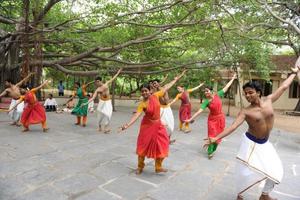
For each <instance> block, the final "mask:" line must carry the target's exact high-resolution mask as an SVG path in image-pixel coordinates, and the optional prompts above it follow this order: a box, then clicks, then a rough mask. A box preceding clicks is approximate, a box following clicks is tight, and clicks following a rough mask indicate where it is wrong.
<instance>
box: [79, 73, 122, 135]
mask: <svg viewBox="0 0 300 200" xmlns="http://www.w3.org/2000/svg"><path fill="white" fill-rule="evenodd" d="M121 71H122V69H119V71H118V72H117V73H116V74H115V76H114V77H113V78H111V79H110V80H109V81H106V82H105V83H102V79H101V77H97V78H96V80H95V83H96V85H97V87H98V88H97V89H96V90H95V92H94V94H93V96H92V98H90V99H89V101H88V102H87V103H85V104H84V105H88V104H89V103H90V102H92V101H94V99H95V98H96V97H97V96H98V94H99V95H100V99H99V103H98V107H97V117H98V131H99V132H101V131H102V128H104V133H110V131H111V130H110V128H109V123H110V119H111V116H112V104H111V99H110V92H109V84H110V83H112V82H113V81H114V80H115V79H116V78H117V77H118V75H119V74H120V73H121Z"/></svg>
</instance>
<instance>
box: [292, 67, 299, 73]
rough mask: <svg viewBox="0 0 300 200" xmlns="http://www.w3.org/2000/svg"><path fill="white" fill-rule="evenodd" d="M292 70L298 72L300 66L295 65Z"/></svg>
mask: <svg viewBox="0 0 300 200" xmlns="http://www.w3.org/2000/svg"><path fill="white" fill-rule="evenodd" d="M291 70H292V72H294V73H298V71H299V70H300V66H294V67H292V68H291Z"/></svg>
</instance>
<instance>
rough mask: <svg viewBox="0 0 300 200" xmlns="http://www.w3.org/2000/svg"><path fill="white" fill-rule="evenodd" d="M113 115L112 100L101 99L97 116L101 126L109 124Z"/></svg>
mask: <svg viewBox="0 0 300 200" xmlns="http://www.w3.org/2000/svg"><path fill="white" fill-rule="evenodd" d="M111 116H112V104H111V100H110V99H108V100H101V99H100V100H99V103H98V107H97V118H98V123H99V126H101V125H105V126H106V125H108V124H109V122H110V119H111Z"/></svg>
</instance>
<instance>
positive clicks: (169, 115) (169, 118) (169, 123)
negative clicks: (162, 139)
mask: <svg viewBox="0 0 300 200" xmlns="http://www.w3.org/2000/svg"><path fill="white" fill-rule="evenodd" d="M160 120H161V122H162V124H163V125H165V126H166V127H167V129H168V131H167V132H168V134H169V135H172V133H173V131H174V116H173V112H172V109H171V107H170V106H168V107H161V108H160Z"/></svg>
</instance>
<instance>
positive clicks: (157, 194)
mask: <svg viewBox="0 0 300 200" xmlns="http://www.w3.org/2000/svg"><path fill="white" fill-rule="evenodd" d="M117 109H118V111H117V112H114V113H113V120H112V127H113V132H112V133H111V134H103V133H99V132H97V131H96V114H90V115H89V118H88V125H87V127H85V128H83V127H78V126H75V125H73V124H74V121H75V117H74V116H71V115H70V114H55V113H47V118H48V125H49V128H50V130H49V132H48V133H43V132H41V127H40V126H39V125H35V126H32V127H31V132H29V133H26V134H24V133H21V128H16V127H12V126H9V125H8V116H7V115H6V114H5V113H0V137H1V139H0V199H1V200H9V199H15V200H64V199H68V200H73V199H74V200H118V199H124V200H213V199H217V200H233V199H235V197H236V195H235V180H234V178H235V162H236V161H235V155H236V153H237V150H238V147H239V140H240V136H241V134H242V133H243V132H245V130H246V125H243V126H242V127H241V128H240V129H238V130H237V131H236V132H235V134H233V135H231V136H230V137H228V138H226V139H225V140H224V142H223V143H222V144H221V145H220V146H219V149H218V151H217V153H216V155H215V157H214V158H213V159H212V160H208V159H207V157H206V155H205V152H204V151H203V150H202V148H201V146H202V143H203V141H202V139H203V138H204V137H205V135H206V130H207V127H206V119H207V118H206V114H203V115H202V116H201V117H200V118H198V120H197V121H196V123H194V124H193V125H192V126H191V127H192V129H193V131H192V132H191V133H190V134H183V133H180V132H178V131H175V133H174V137H175V138H176V139H177V140H176V143H175V144H174V145H171V146H170V156H169V157H168V158H167V159H166V160H165V162H164V163H163V164H164V166H165V167H166V168H168V169H169V172H168V173H166V174H159V175H157V174H155V172H154V165H153V160H150V159H148V160H147V161H146V164H147V165H146V167H145V170H144V173H143V174H141V175H135V173H134V169H135V168H136V165H137V156H136V154H135V147H136V139H137V134H138V128H139V124H140V122H139V121H138V122H137V123H136V124H135V125H134V126H132V127H131V128H129V129H128V130H127V131H126V132H124V134H120V133H117V131H116V130H117V127H118V126H120V125H121V124H123V123H125V122H127V121H128V120H129V118H130V116H131V113H132V111H133V110H134V108H132V109H131V108H124V107H120V108H117ZM174 114H175V118H176V119H175V120H176V122H177V111H175V112H174ZM232 120H233V119H232V118H230V117H228V118H227V124H230V123H231V122H232ZM299 130H300V126H299ZM270 140H271V141H272V142H273V144H274V145H275V146H276V149H277V151H278V153H279V155H280V157H281V159H282V161H283V164H284V171H285V174H284V179H283V181H282V183H281V184H280V185H278V186H276V187H275V189H274V191H273V193H272V195H273V196H275V197H277V198H279V199H281V200H296V199H298V200H299V199H300V134H295V133H288V132H285V131H282V130H274V131H273V132H272V136H271V139H270ZM260 189H261V187H256V188H253V189H252V190H251V191H250V192H249V193H248V194H247V195H246V198H245V199H249V200H253V199H258V196H259V195H260V193H259V190H260Z"/></svg>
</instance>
